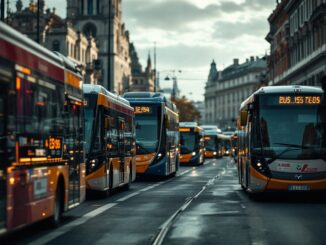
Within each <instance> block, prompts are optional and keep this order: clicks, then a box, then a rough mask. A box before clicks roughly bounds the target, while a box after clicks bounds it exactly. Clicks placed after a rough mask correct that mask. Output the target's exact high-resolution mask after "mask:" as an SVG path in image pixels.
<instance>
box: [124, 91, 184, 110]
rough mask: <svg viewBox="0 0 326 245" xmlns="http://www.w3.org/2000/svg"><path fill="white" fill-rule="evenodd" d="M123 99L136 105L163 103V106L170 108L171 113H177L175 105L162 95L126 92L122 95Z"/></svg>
mask: <svg viewBox="0 0 326 245" xmlns="http://www.w3.org/2000/svg"><path fill="white" fill-rule="evenodd" d="M123 98H125V99H127V100H128V101H129V102H137V103H164V104H165V106H167V107H168V108H170V109H171V110H172V111H174V112H177V111H178V110H177V107H176V106H175V104H174V103H173V102H172V101H171V100H170V99H168V98H167V97H166V96H165V95H164V94H162V93H153V92H126V93H124V94H123Z"/></svg>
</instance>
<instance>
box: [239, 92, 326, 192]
mask: <svg viewBox="0 0 326 245" xmlns="http://www.w3.org/2000/svg"><path fill="white" fill-rule="evenodd" d="M325 99H326V98H325V94H324V93H323V91H322V89H320V88H317V87H308V86H275V87H263V88H261V89H259V90H258V91H256V92H255V93H253V94H252V95H251V96H250V97H249V98H247V99H246V100H245V101H244V102H243V103H242V104H241V107H240V116H239V124H240V125H239V129H240V131H238V141H239V142H238V145H239V151H238V173H239V183H240V184H241V186H242V187H243V189H245V190H246V191H248V192H251V193H258V192H264V191H272V190H277V191H315V190H326V158H325V156H326V141H325V139H326V130H325V129H326V121H325V115H326V105H325V103H326V101H325Z"/></svg>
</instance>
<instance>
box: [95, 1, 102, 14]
mask: <svg viewBox="0 0 326 245" xmlns="http://www.w3.org/2000/svg"><path fill="white" fill-rule="evenodd" d="M100 9H101V8H100V0H97V2H96V13H97V14H100Z"/></svg>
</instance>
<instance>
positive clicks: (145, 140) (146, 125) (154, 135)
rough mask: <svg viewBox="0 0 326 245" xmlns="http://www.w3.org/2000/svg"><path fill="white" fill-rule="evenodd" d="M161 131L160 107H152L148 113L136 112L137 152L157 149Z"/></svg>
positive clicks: (149, 151)
mask: <svg viewBox="0 0 326 245" xmlns="http://www.w3.org/2000/svg"><path fill="white" fill-rule="evenodd" d="M159 132H160V117H159V108H158V107H151V110H150V111H149V112H148V113H139V114H136V144H137V154H148V153H154V152H156V151H157V147H158V142H159Z"/></svg>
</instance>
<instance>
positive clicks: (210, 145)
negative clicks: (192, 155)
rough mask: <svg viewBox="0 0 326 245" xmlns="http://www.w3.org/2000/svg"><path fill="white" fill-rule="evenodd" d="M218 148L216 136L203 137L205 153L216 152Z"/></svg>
mask: <svg viewBox="0 0 326 245" xmlns="http://www.w3.org/2000/svg"><path fill="white" fill-rule="evenodd" d="M217 147H218V143H217V137H216V136H205V148H206V150H207V151H216V149H217Z"/></svg>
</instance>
